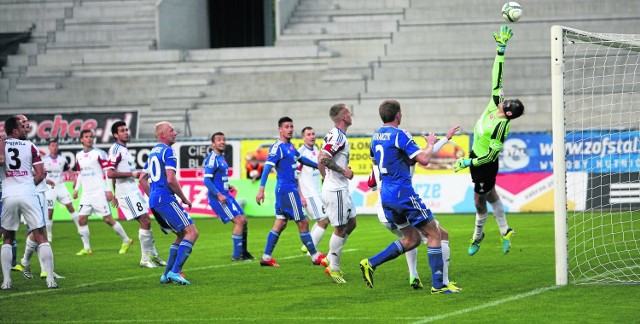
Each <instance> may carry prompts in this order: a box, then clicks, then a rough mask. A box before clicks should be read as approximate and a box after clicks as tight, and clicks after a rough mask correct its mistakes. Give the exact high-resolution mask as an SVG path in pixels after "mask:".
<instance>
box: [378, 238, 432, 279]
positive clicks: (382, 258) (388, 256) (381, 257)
mask: <svg viewBox="0 0 640 324" xmlns="http://www.w3.org/2000/svg"><path fill="white" fill-rule="evenodd" d="M402 253H404V248H403V247H402V244H401V243H400V240H397V241H393V242H391V244H389V246H387V248H386V249H384V250H382V252H380V253H378V254H376V255H374V256H373V257H371V258H370V259H369V264H370V265H371V267H373V268H374V269H375V268H376V267H377V266H379V265H381V264H383V263H385V262H387V261H389V260H393V259H395V258H397V257H399V256H400V255H402ZM441 259H442V258H441ZM440 269H442V267H440ZM440 277H442V275H441V276H440Z"/></svg>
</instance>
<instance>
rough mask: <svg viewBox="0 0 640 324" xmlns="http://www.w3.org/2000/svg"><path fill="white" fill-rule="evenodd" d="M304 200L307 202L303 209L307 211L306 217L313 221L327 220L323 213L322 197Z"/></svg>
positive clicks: (325, 214)
mask: <svg viewBox="0 0 640 324" xmlns="http://www.w3.org/2000/svg"><path fill="white" fill-rule="evenodd" d="M305 200H306V201H307V207H305V208H304V209H305V210H306V211H307V217H309V218H310V219H313V220H321V219H325V218H327V213H326V212H325V209H324V205H323V203H322V197H320V196H311V197H308V198H305Z"/></svg>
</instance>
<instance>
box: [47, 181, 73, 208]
mask: <svg viewBox="0 0 640 324" xmlns="http://www.w3.org/2000/svg"><path fill="white" fill-rule="evenodd" d="M46 196H47V208H49V209H53V206H54V205H55V203H56V200H57V201H58V202H59V203H60V204H62V205H65V206H66V205H68V204H70V203H71V202H72V200H71V195H70V194H69V190H67V187H65V185H64V183H61V184H58V185H57V186H55V187H53V189H49V190H47V192H46Z"/></svg>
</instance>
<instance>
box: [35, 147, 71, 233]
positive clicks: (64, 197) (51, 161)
mask: <svg viewBox="0 0 640 324" xmlns="http://www.w3.org/2000/svg"><path fill="white" fill-rule="evenodd" d="M59 152H60V147H59V146H58V139H56V138H52V139H50V140H49V154H47V155H45V156H44V157H43V158H42V162H43V163H44V170H45V171H46V172H47V179H48V180H51V181H53V183H54V184H53V185H50V186H49V190H47V192H46V198H47V207H48V216H49V218H48V220H47V238H48V239H49V242H52V241H53V207H54V205H55V203H56V200H57V201H58V202H59V203H61V204H62V205H64V206H65V207H67V210H68V211H69V215H71V219H72V220H73V221H74V222H75V223H76V226H77V225H78V224H77V222H78V213H77V212H76V210H75V208H74V207H73V204H72V202H73V201H72V200H71V195H70V194H69V191H68V190H67V188H66V187H65V185H64V175H65V173H68V174H73V172H70V167H69V162H68V161H67V159H66V158H65V157H64V156H61V155H59Z"/></svg>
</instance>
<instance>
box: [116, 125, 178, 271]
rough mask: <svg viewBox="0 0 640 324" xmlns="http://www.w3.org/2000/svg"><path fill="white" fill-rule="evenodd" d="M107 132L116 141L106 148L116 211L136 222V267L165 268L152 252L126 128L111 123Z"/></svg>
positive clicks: (146, 211)
mask: <svg viewBox="0 0 640 324" xmlns="http://www.w3.org/2000/svg"><path fill="white" fill-rule="evenodd" d="M111 133H112V134H113V137H114V138H115V139H116V142H115V143H114V144H113V146H111V148H110V149H109V161H108V162H107V176H108V177H109V178H111V179H113V181H114V190H115V192H116V199H117V203H118V207H120V211H122V213H123V214H124V216H125V217H126V218H127V220H132V219H135V220H137V221H138V223H140V228H139V229H138V240H139V241H140V252H141V254H142V257H141V258H140V266H141V267H145V268H155V267H157V266H159V265H162V266H164V265H167V264H166V262H164V261H163V260H162V259H161V258H160V256H158V252H157V251H156V245H155V241H154V239H153V231H151V219H150V218H149V205H148V204H147V201H146V200H145V199H144V197H143V196H142V192H141V191H140V188H138V183H137V182H136V179H137V178H138V177H139V176H140V171H139V170H136V163H135V160H134V159H133V156H131V153H129V149H128V148H127V142H129V127H127V124H126V123H125V122H123V121H121V120H119V121H117V122H115V123H113V125H112V126H111Z"/></svg>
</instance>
